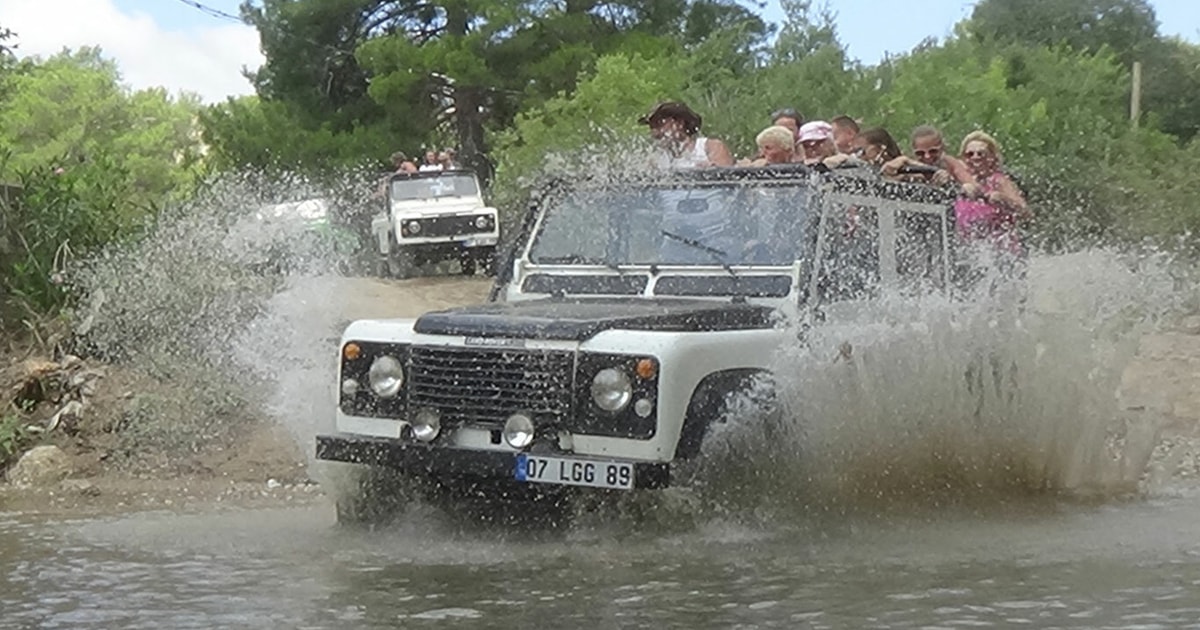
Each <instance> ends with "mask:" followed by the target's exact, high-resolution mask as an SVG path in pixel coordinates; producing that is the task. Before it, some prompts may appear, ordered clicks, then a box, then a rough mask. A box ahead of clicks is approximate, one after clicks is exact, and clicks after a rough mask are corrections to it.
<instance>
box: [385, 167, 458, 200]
mask: <svg viewBox="0 0 1200 630" xmlns="http://www.w3.org/2000/svg"><path fill="white" fill-rule="evenodd" d="M477 195H479V186H478V185H477V184H476V182H475V178H474V177H473V176H471V175H464V174H461V173H460V174H446V175H434V176H421V177H413V178H411V179H393V180H392V201H411V200H415V199H422V200H423V199H436V198H439V197H473V196H477Z"/></svg>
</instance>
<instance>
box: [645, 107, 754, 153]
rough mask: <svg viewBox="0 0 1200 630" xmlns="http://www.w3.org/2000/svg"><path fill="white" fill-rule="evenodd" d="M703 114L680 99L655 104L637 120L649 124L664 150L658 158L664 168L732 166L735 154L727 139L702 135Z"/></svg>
mask: <svg viewBox="0 0 1200 630" xmlns="http://www.w3.org/2000/svg"><path fill="white" fill-rule="evenodd" d="M701 122H702V121H701V118H700V115H699V114H697V113H696V112H694V111H692V109H691V108H690V107H688V106H687V105H685V104H683V103H680V102H678V101H665V102H662V103H659V104H658V105H655V106H654V109H652V110H650V113H648V114H646V115H645V116H642V117H641V118H639V119H638V123H640V124H643V125H648V126H649V127H650V135H651V136H652V137H653V138H654V140H655V142H656V143H658V145H659V147H661V148H662V149H663V153H662V154H660V155H659V156H657V157H656V163H657V166H660V167H662V168H702V167H708V166H733V154H731V153H730V152H729V148H728V147H726V146H725V143H724V142H721V141H720V140H717V139H715V138H705V137H704V136H701V135H700V124H701Z"/></svg>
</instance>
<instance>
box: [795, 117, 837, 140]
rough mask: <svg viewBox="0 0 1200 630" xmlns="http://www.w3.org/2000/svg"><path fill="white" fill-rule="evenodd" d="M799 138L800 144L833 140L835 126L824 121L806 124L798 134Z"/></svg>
mask: <svg viewBox="0 0 1200 630" xmlns="http://www.w3.org/2000/svg"><path fill="white" fill-rule="evenodd" d="M796 135H798V136H799V141H800V142H809V141H812V140H832V139H833V125H831V124H829V123H827V122H825V121H824V120H814V121H811V122H806V123H804V124H803V125H801V126H800V131H799V132H798V133H797V134H796Z"/></svg>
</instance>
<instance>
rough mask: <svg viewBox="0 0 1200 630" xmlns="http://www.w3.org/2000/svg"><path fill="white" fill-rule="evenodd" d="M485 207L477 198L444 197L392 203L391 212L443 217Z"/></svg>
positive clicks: (405, 214)
mask: <svg viewBox="0 0 1200 630" xmlns="http://www.w3.org/2000/svg"><path fill="white" fill-rule="evenodd" d="M486 207H487V205H486V204H485V203H483V201H482V200H481V199H479V198H478V197H444V198H440V199H426V200H423V201H422V200H407V201H397V202H393V204H392V210H393V211H394V212H395V213H397V214H400V215H404V216H411V215H443V214H456V213H460V212H474V211H479V210H483V209H484V208H486Z"/></svg>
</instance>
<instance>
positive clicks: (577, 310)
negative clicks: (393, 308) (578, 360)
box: [414, 298, 775, 341]
mask: <svg viewBox="0 0 1200 630" xmlns="http://www.w3.org/2000/svg"><path fill="white" fill-rule="evenodd" d="M774 311H775V309H774V308H772V307H769V306H757V305H753V304H745V303H731V302H716V301H712V300H688V299H636V300H630V299H624V300H621V299H612V298H597V299H553V298H551V299H545V300H532V301H522V302H496V303H490V304H483V305H479V306H468V307H464V308H456V309H450V310H445V311H435V312H432V313H426V314H425V315H423V316H421V318H420V319H418V320H417V321H416V325H415V326H414V330H415V331H416V332H418V333H423V334H429V335H462V336H465V337H512V338H521V339H569V340H575V341H583V340H585V339H589V338H591V337H593V336H595V335H596V334H597V333H600V332H602V331H605V330H612V329H624V330H662V331H678V332H701V331H712V330H747V329H754V328H770V327H771V326H773V325H774V321H773V316H772V314H773V313H774Z"/></svg>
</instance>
